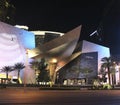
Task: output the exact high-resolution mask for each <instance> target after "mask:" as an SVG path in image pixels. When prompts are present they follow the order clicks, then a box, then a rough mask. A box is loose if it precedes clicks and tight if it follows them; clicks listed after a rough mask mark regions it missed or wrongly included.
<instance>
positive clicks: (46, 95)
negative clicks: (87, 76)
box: [0, 88, 120, 105]
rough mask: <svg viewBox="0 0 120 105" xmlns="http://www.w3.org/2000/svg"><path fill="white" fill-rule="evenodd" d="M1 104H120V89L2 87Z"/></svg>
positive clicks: (0, 91)
mask: <svg viewBox="0 0 120 105" xmlns="http://www.w3.org/2000/svg"><path fill="white" fill-rule="evenodd" d="M0 105H120V90H75V91H73V90H39V89H25V90H24V89H17V88H15V89H14V88H13V89H0Z"/></svg>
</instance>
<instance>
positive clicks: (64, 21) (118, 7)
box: [11, 0, 120, 55]
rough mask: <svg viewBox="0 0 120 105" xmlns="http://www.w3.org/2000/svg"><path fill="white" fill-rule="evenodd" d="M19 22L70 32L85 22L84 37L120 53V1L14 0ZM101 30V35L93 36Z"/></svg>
mask: <svg viewBox="0 0 120 105" xmlns="http://www.w3.org/2000/svg"><path fill="white" fill-rule="evenodd" d="M11 3H12V4H14V6H15V7H16V15H15V21H16V24H19V25H27V26H28V27H29V30H48V31H57V32H64V33H65V32H68V31H70V30H71V29H73V28H75V27H77V26H79V25H82V33H81V39H85V40H92V41H94V42H99V43H101V44H103V45H105V46H107V47H110V48H111V54H112V55H114V54H115V55H116V54H120V48H119V46H120V44H119V43H120V35H119V34H120V29H119V28H120V0H34V1H33V0H29V1H28V0H11ZM95 30H98V33H99V37H97V38H96V37H95V40H94V36H92V37H90V34H91V33H92V32H94V31H95Z"/></svg>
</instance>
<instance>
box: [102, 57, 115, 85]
mask: <svg viewBox="0 0 120 105" xmlns="http://www.w3.org/2000/svg"><path fill="white" fill-rule="evenodd" d="M101 61H102V62H103V63H102V65H101V67H102V68H105V70H106V69H107V74H108V80H109V84H110V85H111V79H110V73H111V71H110V67H111V66H112V65H113V62H112V59H111V57H104V58H102V59H101Z"/></svg>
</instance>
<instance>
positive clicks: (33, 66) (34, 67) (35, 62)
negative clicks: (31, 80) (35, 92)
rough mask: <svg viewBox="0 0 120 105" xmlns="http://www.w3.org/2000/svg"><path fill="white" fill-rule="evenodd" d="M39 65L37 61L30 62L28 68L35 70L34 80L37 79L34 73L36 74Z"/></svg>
mask: <svg viewBox="0 0 120 105" xmlns="http://www.w3.org/2000/svg"><path fill="white" fill-rule="evenodd" d="M39 63H40V62H38V61H32V62H30V67H31V68H32V69H33V70H35V79H37V77H36V72H37V70H38V68H39ZM35 84H36V80H35Z"/></svg>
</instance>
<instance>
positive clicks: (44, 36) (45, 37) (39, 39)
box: [31, 31, 64, 47]
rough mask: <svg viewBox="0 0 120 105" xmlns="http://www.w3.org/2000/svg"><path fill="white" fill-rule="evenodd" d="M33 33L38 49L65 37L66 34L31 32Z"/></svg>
mask: <svg viewBox="0 0 120 105" xmlns="http://www.w3.org/2000/svg"><path fill="white" fill-rule="evenodd" d="M31 32H33V33H34V34H35V42H36V43H35V44H36V47H38V46H40V45H43V44H45V43H47V42H49V41H51V40H53V39H55V38H58V37H60V36H62V35H64V33H60V32H53V31H31Z"/></svg>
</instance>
